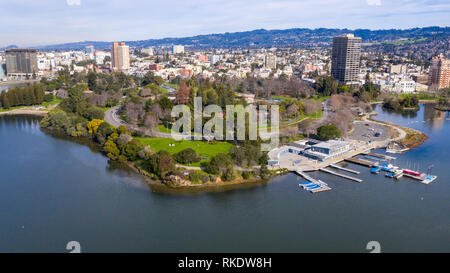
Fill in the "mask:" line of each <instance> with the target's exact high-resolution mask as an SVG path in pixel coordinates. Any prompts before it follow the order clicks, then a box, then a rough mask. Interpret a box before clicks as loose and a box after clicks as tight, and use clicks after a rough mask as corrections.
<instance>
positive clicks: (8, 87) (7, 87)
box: [0, 83, 25, 93]
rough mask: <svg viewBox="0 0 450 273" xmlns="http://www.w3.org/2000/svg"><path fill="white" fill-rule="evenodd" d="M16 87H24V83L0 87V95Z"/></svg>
mask: <svg viewBox="0 0 450 273" xmlns="http://www.w3.org/2000/svg"><path fill="white" fill-rule="evenodd" d="M16 86H25V83H16V84H10V85H0V93H1V92H2V91H3V90H5V91H8V89H10V88H13V87H16Z"/></svg>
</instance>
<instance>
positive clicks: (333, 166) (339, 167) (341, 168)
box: [330, 164, 360, 174]
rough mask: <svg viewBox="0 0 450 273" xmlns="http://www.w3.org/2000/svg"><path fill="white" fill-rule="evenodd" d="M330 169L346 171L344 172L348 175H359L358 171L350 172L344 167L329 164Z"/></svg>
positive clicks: (350, 170)
mask: <svg viewBox="0 0 450 273" xmlns="http://www.w3.org/2000/svg"><path fill="white" fill-rule="evenodd" d="M330 167H332V168H335V169H338V170H341V171H346V172H349V173H354V174H360V172H359V171H355V170H352V169H347V168H344V167H342V166H339V165H336V164H330Z"/></svg>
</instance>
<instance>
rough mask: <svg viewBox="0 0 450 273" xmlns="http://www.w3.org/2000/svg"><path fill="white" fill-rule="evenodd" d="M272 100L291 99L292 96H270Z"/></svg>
mask: <svg viewBox="0 0 450 273" xmlns="http://www.w3.org/2000/svg"><path fill="white" fill-rule="evenodd" d="M270 98H271V99H273V100H282V101H283V100H291V99H292V98H291V97H289V96H271V97H270Z"/></svg>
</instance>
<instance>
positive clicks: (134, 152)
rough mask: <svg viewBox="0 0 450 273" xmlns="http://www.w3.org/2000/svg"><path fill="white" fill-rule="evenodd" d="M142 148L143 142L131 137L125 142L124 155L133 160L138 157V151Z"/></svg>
mask: <svg viewBox="0 0 450 273" xmlns="http://www.w3.org/2000/svg"><path fill="white" fill-rule="evenodd" d="M142 149H144V144H142V142H140V141H139V140H137V139H135V138H134V139H132V140H131V141H129V142H128V143H127V145H126V146H125V149H124V155H125V156H126V157H127V158H128V159H129V160H131V161H135V160H137V159H138V157H139V152H140V151H141V150H142Z"/></svg>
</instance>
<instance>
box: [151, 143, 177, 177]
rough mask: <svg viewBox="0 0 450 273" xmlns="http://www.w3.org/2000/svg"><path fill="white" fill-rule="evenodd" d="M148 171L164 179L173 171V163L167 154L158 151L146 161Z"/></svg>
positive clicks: (163, 151)
mask: <svg viewBox="0 0 450 273" xmlns="http://www.w3.org/2000/svg"><path fill="white" fill-rule="evenodd" d="M148 167H149V169H150V171H151V172H152V173H154V174H156V175H157V176H159V177H160V178H164V177H165V176H166V175H167V174H168V173H171V172H173V171H174V170H175V163H174V161H173V158H172V156H171V155H170V153H169V152H167V151H165V150H160V151H159V152H157V153H155V154H153V155H151V156H150V158H149V160H148Z"/></svg>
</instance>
